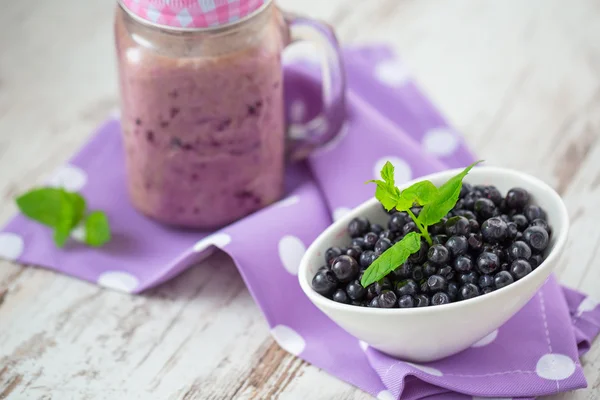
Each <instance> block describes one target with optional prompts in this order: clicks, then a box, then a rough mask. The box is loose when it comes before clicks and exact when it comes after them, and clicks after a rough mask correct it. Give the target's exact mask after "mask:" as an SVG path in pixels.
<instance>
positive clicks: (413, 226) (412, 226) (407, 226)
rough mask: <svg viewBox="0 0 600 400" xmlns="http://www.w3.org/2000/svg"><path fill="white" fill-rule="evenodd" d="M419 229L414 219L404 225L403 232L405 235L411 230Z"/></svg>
mask: <svg viewBox="0 0 600 400" xmlns="http://www.w3.org/2000/svg"><path fill="white" fill-rule="evenodd" d="M417 231H418V228H417V225H416V224H415V223H414V222H413V221H410V222H407V223H406V224H404V226H403V227H402V233H403V234H404V235H406V234H408V233H410V232H417Z"/></svg>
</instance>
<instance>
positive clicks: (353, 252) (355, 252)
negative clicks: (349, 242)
mask: <svg viewBox="0 0 600 400" xmlns="http://www.w3.org/2000/svg"><path fill="white" fill-rule="evenodd" d="M344 254H346V255H347V256H350V257H352V258H354V259H355V260H356V261H358V260H359V259H360V255H361V254H362V249H361V248H360V247H358V246H350V247H348V248H347V249H346V250H345V251H344Z"/></svg>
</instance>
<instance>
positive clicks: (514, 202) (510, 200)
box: [506, 188, 529, 210]
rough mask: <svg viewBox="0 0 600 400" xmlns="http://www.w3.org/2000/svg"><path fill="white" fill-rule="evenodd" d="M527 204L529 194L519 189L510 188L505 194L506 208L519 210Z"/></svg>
mask: <svg viewBox="0 0 600 400" xmlns="http://www.w3.org/2000/svg"><path fill="white" fill-rule="evenodd" d="M528 202H529V193H527V190H525V189H521V188H512V189H510V190H509V191H508V193H507V194H506V206H507V207H508V208H512V209H515V210H521V209H523V207H525V206H526V205H527V203H528Z"/></svg>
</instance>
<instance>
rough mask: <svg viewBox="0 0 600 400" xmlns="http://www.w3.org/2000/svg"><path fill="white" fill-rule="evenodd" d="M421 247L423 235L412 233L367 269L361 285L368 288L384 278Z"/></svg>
mask: <svg viewBox="0 0 600 400" xmlns="http://www.w3.org/2000/svg"><path fill="white" fill-rule="evenodd" d="M420 247H421V235H420V234H418V233H416V232H410V233H409V234H407V235H406V236H404V238H403V239H402V240H400V241H399V242H398V243H396V244H394V245H393V246H392V247H390V248H389V249H387V250H386V251H384V252H383V254H382V255H380V256H379V257H378V258H377V259H376V260H375V261H373V263H372V264H371V265H370V266H369V268H367V270H366V271H365V273H364V274H363V277H362V279H361V281H360V284H361V285H362V286H363V287H367V286H369V285H370V284H372V283H374V282H377V281H378V280H380V279H382V278H384V277H385V276H386V275H387V274H389V273H390V272H392V271H393V270H395V269H396V268H398V267H399V266H400V265H402V264H403V263H404V262H406V260H407V259H408V257H409V256H410V255H411V254H412V253H415V252H417V251H418V250H419V248H420Z"/></svg>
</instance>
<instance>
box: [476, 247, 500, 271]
mask: <svg viewBox="0 0 600 400" xmlns="http://www.w3.org/2000/svg"><path fill="white" fill-rule="evenodd" d="M499 266H500V259H499V258H498V256H497V255H496V254H494V253H492V252H488V251H484V252H482V253H481V254H480V255H479V257H477V269H478V270H479V272H481V273H482V274H491V273H492V272H494V271H496V270H497V269H498V267H499Z"/></svg>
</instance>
